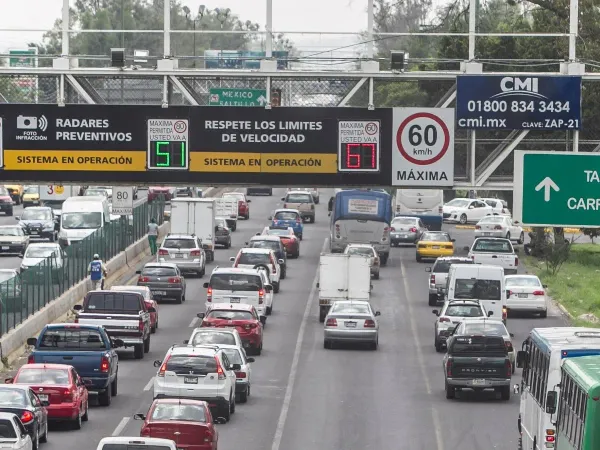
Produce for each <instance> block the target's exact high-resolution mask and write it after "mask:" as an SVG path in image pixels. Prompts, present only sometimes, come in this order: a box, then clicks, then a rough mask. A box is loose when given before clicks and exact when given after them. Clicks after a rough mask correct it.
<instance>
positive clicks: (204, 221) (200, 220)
mask: <svg viewBox="0 0 600 450" xmlns="http://www.w3.org/2000/svg"><path fill="white" fill-rule="evenodd" d="M216 217H217V215H216V206H215V199H212V198H179V197H177V198H174V199H173V200H171V232H170V234H194V235H196V236H197V237H198V238H200V240H201V241H202V248H203V249H204V251H205V253H206V260H207V261H208V262H212V261H214V260H215V227H216V222H215V218H216Z"/></svg>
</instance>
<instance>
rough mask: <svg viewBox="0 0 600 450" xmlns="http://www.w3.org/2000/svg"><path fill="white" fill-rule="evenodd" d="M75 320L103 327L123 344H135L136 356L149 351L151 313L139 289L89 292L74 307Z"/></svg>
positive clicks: (142, 355) (139, 356) (140, 357)
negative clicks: (81, 302)
mask: <svg viewBox="0 0 600 450" xmlns="http://www.w3.org/2000/svg"><path fill="white" fill-rule="evenodd" d="M73 309H74V310H75V312H76V314H77V316H76V318H75V323H79V324H82V325H97V326H101V327H104V329H105V330H106V332H107V333H108V335H109V336H110V337H111V338H112V339H117V338H118V339H121V340H122V341H123V343H124V347H133V355H134V357H135V359H142V358H143V357H144V353H148V352H149V351H150V333H151V327H150V313H152V312H156V310H155V309H154V308H152V307H150V308H149V307H147V306H146V302H145V301H144V296H143V295H142V294H140V293H139V292H133V291H132V292H127V291H90V292H88V293H87V295H86V296H85V298H84V299H83V304H82V305H75V306H74V308H73Z"/></svg>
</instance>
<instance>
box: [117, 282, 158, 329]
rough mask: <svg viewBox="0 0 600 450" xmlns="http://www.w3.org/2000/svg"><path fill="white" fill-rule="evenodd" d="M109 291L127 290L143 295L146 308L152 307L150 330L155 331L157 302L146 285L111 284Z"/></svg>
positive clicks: (156, 325)
mask: <svg viewBox="0 0 600 450" xmlns="http://www.w3.org/2000/svg"><path fill="white" fill-rule="evenodd" d="M110 290H111V291H129V292H138V293H140V294H142V295H143V296H144V302H145V303H146V308H154V312H151V313H150V332H151V333H156V329H157V328H158V302H157V301H156V300H154V298H153V297H152V291H151V290H150V288H149V287H148V286H112V287H111V288H110Z"/></svg>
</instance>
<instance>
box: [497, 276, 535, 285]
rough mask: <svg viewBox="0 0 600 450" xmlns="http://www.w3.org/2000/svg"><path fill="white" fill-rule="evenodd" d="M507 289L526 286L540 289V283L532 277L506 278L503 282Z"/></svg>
mask: <svg viewBox="0 0 600 450" xmlns="http://www.w3.org/2000/svg"><path fill="white" fill-rule="evenodd" d="M504 282H505V284H506V286H507V287H509V286H527V287H540V286H541V285H542V283H541V282H540V280H539V279H538V278H534V277H507V278H505V280H504Z"/></svg>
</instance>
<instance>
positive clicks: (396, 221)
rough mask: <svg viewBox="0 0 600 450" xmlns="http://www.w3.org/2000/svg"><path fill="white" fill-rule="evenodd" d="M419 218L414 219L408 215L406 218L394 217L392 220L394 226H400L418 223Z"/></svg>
mask: <svg viewBox="0 0 600 450" xmlns="http://www.w3.org/2000/svg"><path fill="white" fill-rule="evenodd" d="M416 224H417V219H412V218H410V217H406V218H404V219H394V220H392V226H393V227H394V226H396V227H397V226H400V225H416Z"/></svg>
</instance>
